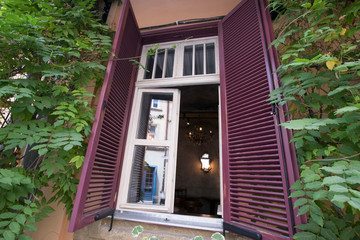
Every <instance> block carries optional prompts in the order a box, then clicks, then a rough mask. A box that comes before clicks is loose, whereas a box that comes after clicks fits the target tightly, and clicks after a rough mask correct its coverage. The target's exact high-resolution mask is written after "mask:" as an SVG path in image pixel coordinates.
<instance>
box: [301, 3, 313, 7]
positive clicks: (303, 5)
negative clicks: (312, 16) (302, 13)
mask: <svg viewBox="0 0 360 240" xmlns="http://www.w3.org/2000/svg"><path fill="white" fill-rule="evenodd" d="M301 6H302V7H304V8H311V3H304V4H302V5H301Z"/></svg>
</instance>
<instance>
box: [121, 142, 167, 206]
mask: <svg viewBox="0 0 360 240" xmlns="http://www.w3.org/2000/svg"><path fill="white" fill-rule="evenodd" d="M168 156H169V148H168V147H162V146H159V147H154V146H135V151H134V156H133V164H132V170H131V177H130V186H129V192H128V203H138V204H148V205H164V204H165V196H166V193H165V185H166V177H165V173H166V172H167V171H166V169H167V164H168Z"/></svg>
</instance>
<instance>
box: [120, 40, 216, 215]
mask: <svg viewBox="0 0 360 240" xmlns="http://www.w3.org/2000/svg"><path fill="white" fill-rule="evenodd" d="M215 43H216V44H217V38H216V37H212V38H205V39H192V40H191V41H188V40H186V41H183V42H178V43H174V42H172V43H163V44H160V47H159V49H158V50H157V51H156V53H155V54H154V55H152V56H146V57H143V59H141V61H142V62H145V66H146V67H148V68H149V69H148V71H144V73H141V72H139V75H138V80H137V83H136V86H137V88H136V90H135V96H134V104H133V109H132V117H131V120H130V123H131V124H130V126H129V129H130V130H129V133H128V138H127V146H126V149H127V151H126V153H125V158H124V161H125V162H124V168H123V170H122V174H121V182H120V188H119V192H120V194H119V199H118V205H117V206H118V208H119V209H123V210H124V209H125V210H140V209H141V210H142V211H153V212H167V213H177V214H192V215H194V214H195V215H196V214H207V215H212V216H217V213H218V211H217V210H218V205H220V202H221V201H220V199H221V196H220V180H219V179H220V157H219V150H218V149H219V138H218V135H217V136H216V137H215V138H214V139H215V140H214V141H213V142H212V143H211V144H210V143H209V144H207V145H206V144H205V141H203V140H201V141H203V142H204V143H203V144H198V142H195V141H193V142H190V140H189V138H188V134H189V128H193V127H196V126H201V127H202V128H206V129H207V131H209V129H210V133H207V136H206V137H208V139H207V140H210V139H212V137H213V132H214V131H215V132H216V133H217V134H218V124H219V122H218V117H219V114H218V105H219V101H218V83H219V76H218V74H216V73H217V72H218V70H217V68H218V65H217V63H216V61H215V56H216V55H217V54H215V52H216V50H215V46H216V44H215ZM174 44H175V45H176V48H175V49H173V48H168V47H169V46H173V45H174ZM148 47H149V46H144V47H143V48H144V49H145V50H143V52H146V51H149V50H148ZM189 49H190V50H189ZM188 52H190V53H188ZM167 67H168V68H167ZM188 68H190V69H191V71H189V70H188ZM166 72H169V73H171V74H168V75H167V74H166ZM169 76H171V79H170V78H169ZM204 76H211V77H212V78H213V79H215V80H216V81H214V80H212V79H211V78H210V79H202V77H204ZM186 78H191V83H190V82H186V81H185V82H184V81H183V80H184V79H186ZM198 81H200V82H199V83H198ZM144 83H146V85H144ZM204 83H208V84H211V83H216V84H213V85H202V84H204ZM199 84H201V85H199ZM165 87H171V88H170V89H169V88H165ZM180 96H181V97H180ZM180 99H181V100H180ZM189 124H190V126H189ZM195 125H196V126H195ZM204 136H205V135H204ZM178 149H180V151H177V150H178ZM199 149H201V151H205V152H209V151H210V152H211V158H212V160H213V162H212V165H214V166H215V165H216V167H215V168H214V170H213V171H212V172H211V173H209V174H207V175H205V173H204V172H203V171H202V170H201V166H200V165H201V161H200V157H201V154H203V152H200V153H199V152H198V151H199ZM215 169H216V170H215ZM179 191H184V192H186V194H183V195H181V196H180V195H179V194H178V193H179ZM179 196H180V197H179Z"/></svg>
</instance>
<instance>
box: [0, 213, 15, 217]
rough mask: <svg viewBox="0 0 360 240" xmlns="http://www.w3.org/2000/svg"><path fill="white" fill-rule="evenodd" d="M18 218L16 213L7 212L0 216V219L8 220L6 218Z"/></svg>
mask: <svg viewBox="0 0 360 240" xmlns="http://www.w3.org/2000/svg"><path fill="white" fill-rule="evenodd" d="M15 216H16V213H13V212H5V213H1V214H0V219H6V218H14V217H15Z"/></svg>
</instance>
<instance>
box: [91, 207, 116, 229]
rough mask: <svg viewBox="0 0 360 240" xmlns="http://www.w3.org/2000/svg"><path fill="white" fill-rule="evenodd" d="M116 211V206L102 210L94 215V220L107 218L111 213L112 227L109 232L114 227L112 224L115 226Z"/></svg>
mask: <svg viewBox="0 0 360 240" xmlns="http://www.w3.org/2000/svg"><path fill="white" fill-rule="evenodd" d="M114 213H115V209H114V208H108V209H105V210H104V211H101V212H99V213H98V214H96V215H95V216H94V220H95V221H98V220H100V219H102V218H106V217H107V216H109V215H111V221H110V228H109V232H110V231H111V229H112V226H113V222H114Z"/></svg>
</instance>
